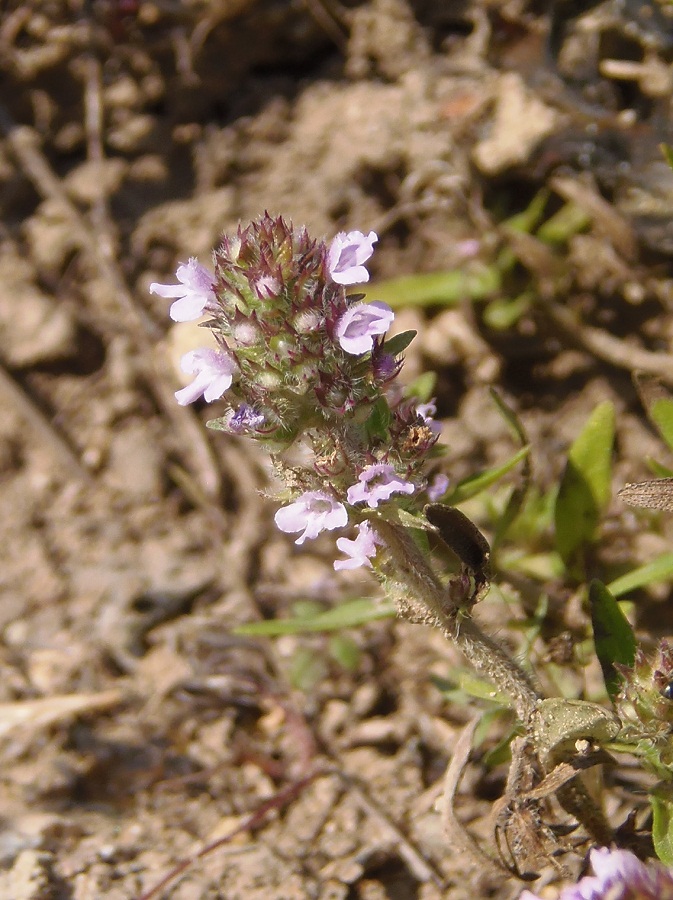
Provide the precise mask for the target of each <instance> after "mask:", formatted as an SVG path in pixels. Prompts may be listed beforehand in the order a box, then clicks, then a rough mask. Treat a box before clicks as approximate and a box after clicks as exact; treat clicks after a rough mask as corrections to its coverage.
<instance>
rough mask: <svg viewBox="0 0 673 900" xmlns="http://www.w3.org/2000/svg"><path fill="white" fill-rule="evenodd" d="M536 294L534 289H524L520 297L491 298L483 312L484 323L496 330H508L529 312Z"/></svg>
mask: <svg viewBox="0 0 673 900" xmlns="http://www.w3.org/2000/svg"><path fill="white" fill-rule="evenodd" d="M533 299H534V295H533V292H532V291H524V292H523V294H519V296H518V297H502V298H498V299H496V300H491V302H490V303H489V304H488V306H487V307H486V309H485V310H484V313H483V319H484V323H485V324H486V325H488V327H489V328H492V329H493V330H494V331H506V330H507V329H508V328H511V327H512V326H513V325H516V323H517V322H518V321H519V319H520V318H521V316H523V315H524V314H525V313H527V312H528V310H529V309H530V307H531V305H532V303H533Z"/></svg>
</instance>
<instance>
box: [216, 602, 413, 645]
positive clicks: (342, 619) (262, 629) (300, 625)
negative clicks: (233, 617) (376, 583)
mask: <svg viewBox="0 0 673 900" xmlns="http://www.w3.org/2000/svg"><path fill="white" fill-rule="evenodd" d="M395 614H396V609H395V606H394V604H393V603H383V602H379V601H375V600H369V599H367V598H361V599H358V600H349V601H347V602H346V603H341V604H340V605H339V606H336V607H334V609H330V610H328V611H327V612H324V613H319V614H318V615H316V616H311V617H307V618H299V619H270V620H268V621H264V622H249V623H248V624H247V625H239V626H238V627H237V628H234V629H233V633H234V634H251V635H256V636H261V635H265V636H269V637H276V636H277V635H281V634H305V633H308V632H314V631H337V630H338V629H339V628H355V627H357V626H359V625H364V624H366V623H367V622H373V621H375V620H376V619H388V618H390V617H392V616H394V615H395Z"/></svg>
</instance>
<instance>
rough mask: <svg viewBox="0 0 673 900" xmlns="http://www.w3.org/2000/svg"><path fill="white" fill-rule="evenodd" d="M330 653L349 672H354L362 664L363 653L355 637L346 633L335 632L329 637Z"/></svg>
mask: <svg viewBox="0 0 673 900" xmlns="http://www.w3.org/2000/svg"><path fill="white" fill-rule="evenodd" d="M329 653H330V656H331V657H332V659H334V660H336V662H338V663H339V665H340V666H341V667H342V668H344V669H346V670H347V671H348V672H354V671H355V670H356V669H357V667H358V666H359V665H360V660H361V659H362V653H361V652H360V648H359V647H358V645H357V644H356V643H355V641H354V640H353V638H351V637H348V635H345V634H333V635H332V637H331V638H330V639H329Z"/></svg>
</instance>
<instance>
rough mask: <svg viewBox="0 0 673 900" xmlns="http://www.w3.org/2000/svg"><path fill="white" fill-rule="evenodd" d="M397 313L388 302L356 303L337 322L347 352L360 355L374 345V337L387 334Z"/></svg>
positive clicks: (342, 346) (340, 338) (339, 338)
mask: <svg viewBox="0 0 673 900" xmlns="http://www.w3.org/2000/svg"><path fill="white" fill-rule="evenodd" d="M394 318H395V313H394V312H393V311H392V309H391V308H390V307H389V306H388V304H387V303H381V302H380V301H375V302H374V303H356V304H355V306H351V307H350V309H347V310H346V312H345V313H344V314H343V315H342V316H341V318H340V319H339V321H338V322H337V327H336V336H337V338H338V340H339V344H340V345H341V348H342V349H343V350H345V351H346V353H351V354H352V355H354V356H359V355H360V354H361V353H367V352H368V351H369V350H371V349H372V347H373V346H374V338H375V337H376V336H377V335H379V334H385V333H386V331H387V330H388V328H389V327H390V325H391V324H392V321H393V319H394Z"/></svg>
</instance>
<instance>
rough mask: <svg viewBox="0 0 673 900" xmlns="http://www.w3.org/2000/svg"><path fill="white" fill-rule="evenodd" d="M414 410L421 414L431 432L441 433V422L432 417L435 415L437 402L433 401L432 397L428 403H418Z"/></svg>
mask: <svg viewBox="0 0 673 900" xmlns="http://www.w3.org/2000/svg"><path fill="white" fill-rule="evenodd" d="M416 412H417V413H418V414H419V416H421V418H422V419H423V421H424V422H425V424H426V425H427V426H428V428H429V429H430V431H431V432H432V433H433V434H441V433H442V426H441V423H440V422H436V421H435V418H434V417H435V416H436V415H437V404H436V403H435V401H434V398H433V399H432V400H430V401H429V402H428V403H419V404H418V406H417V407H416Z"/></svg>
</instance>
